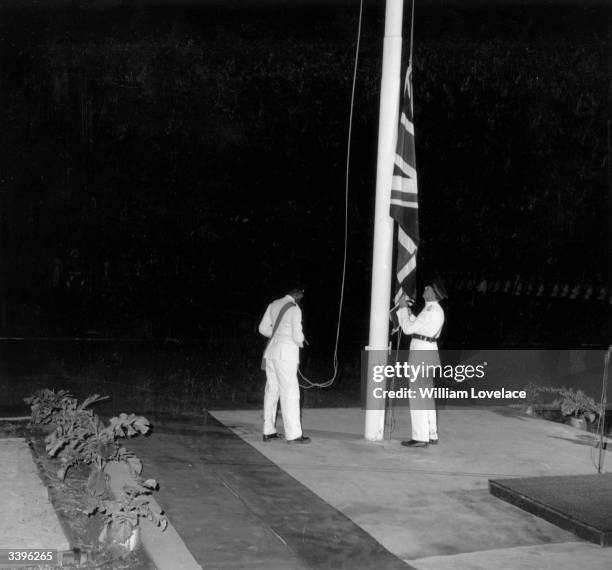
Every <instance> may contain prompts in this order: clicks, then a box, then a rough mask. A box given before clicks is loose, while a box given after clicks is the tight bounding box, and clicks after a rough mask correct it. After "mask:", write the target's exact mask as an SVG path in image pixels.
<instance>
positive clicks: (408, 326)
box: [397, 280, 447, 447]
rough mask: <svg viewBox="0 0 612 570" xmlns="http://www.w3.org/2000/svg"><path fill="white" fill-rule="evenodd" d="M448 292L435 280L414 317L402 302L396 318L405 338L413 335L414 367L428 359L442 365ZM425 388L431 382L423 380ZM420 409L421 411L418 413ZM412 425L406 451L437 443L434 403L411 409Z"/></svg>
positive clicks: (428, 379)
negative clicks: (440, 348) (443, 304)
mask: <svg viewBox="0 0 612 570" xmlns="http://www.w3.org/2000/svg"><path fill="white" fill-rule="evenodd" d="M446 297H447V295H446V291H445V289H444V286H443V285H442V283H441V282H440V281H437V280H434V281H433V282H432V284H431V285H427V287H425V290H424V291H423V299H424V300H425V307H424V308H423V310H422V311H421V312H420V313H419V314H418V316H416V317H415V316H414V315H413V314H412V311H411V310H410V309H409V308H408V304H407V299H406V298H405V297H404V298H403V299H401V300H400V302H399V305H400V308H399V310H398V312H397V318H398V321H399V324H400V326H401V327H402V331H403V332H404V334H407V335H411V336H412V340H411V341H410V357H409V361H412V359H413V358H414V359H415V361H414V362H410V363H411V364H415V365H417V364H420V363H421V361H422V360H424V359H426V360H427V364H434V365H435V364H440V357H439V355H438V343H437V339H438V337H439V336H440V333H441V332H442V326H443V325H444V311H443V309H442V307H441V306H440V303H439V301H441V300H442V299H446ZM421 351H435V354H433V353H431V354H426V353H425V354H424V353H423V352H421ZM421 380H422V381H423V382H424V383H422V384H421V386H422V387H427V386H433V380H432V379H431V378H425V379H421ZM419 408H420V409H419ZM410 423H411V424H412V439H410V440H409V441H402V445H403V446H405V447H427V446H428V445H429V444H430V443H431V444H437V443H438V426H437V421H436V405H435V401H434V400H433V398H432V399H431V400H425V399H420V400H419V402H418V403H415V405H411V406H410Z"/></svg>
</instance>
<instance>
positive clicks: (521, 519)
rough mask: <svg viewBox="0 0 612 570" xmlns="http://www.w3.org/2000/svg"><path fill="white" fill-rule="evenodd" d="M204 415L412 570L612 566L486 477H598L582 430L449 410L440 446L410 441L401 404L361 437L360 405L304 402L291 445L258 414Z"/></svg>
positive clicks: (501, 411)
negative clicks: (387, 432)
mask: <svg viewBox="0 0 612 570" xmlns="http://www.w3.org/2000/svg"><path fill="white" fill-rule="evenodd" d="M211 413H212V415H214V417H216V418H217V419H218V420H219V421H221V422H222V423H224V424H225V425H227V426H229V427H231V429H232V430H234V432H235V433H237V434H238V435H239V436H240V437H242V438H243V439H244V440H245V441H247V442H248V443H250V444H251V445H252V446H253V447H255V448H256V449H257V450H258V451H260V452H261V453H262V454H264V455H265V456H266V457H268V458H269V459H270V460H271V461H273V462H275V463H276V464H277V465H278V466H280V467H281V468H282V469H284V470H285V471H286V472H287V473H289V474H290V475H291V476H293V477H295V478H296V479H297V480H298V481H300V482H301V483H302V484H304V485H306V487H308V488H309V489H311V490H312V491H313V492H315V493H317V494H318V495H319V496H320V497H321V498H322V499H324V500H325V501H327V502H328V503H329V504H331V505H332V506H334V507H335V508H337V509H338V510H339V511H341V512H342V513H344V514H345V515H346V516H348V517H349V518H350V519H351V520H353V522H355V523H356V524H358V525H359V526H361V528H363V529H364V530H365V531H366V532H368V533H369V534H371V535H372V536H373V537H374V538H375V539H376V540H378V541H379V542H380V543H381V544H382V545H383V546H384V547H385V548H387V549H388V550H390V551H391V552H393V553H394V554H395V555H397V556H398V557H399V558H401V559H403V560H406V561H408V562H409V563H410V564H411V565H413V566H416V567H417V568H419V570H446V569H447V568H448V569H449V570H450V569H451V568H453V569H455V568H458V569H461V570H464V569H465V570H467V569H474V570H476V569H481V568H482V569H487V570H489V569H491V568H504V569H506V568H507V569H512V570H515V569H517V568H524V569H529V570H531V569H533V570H535V569H536V568H555V569H557V568H559V569H566V568H570V567H571V565H572V564H573V563H577V562H580V561H581V560H585V561H588V563H587V564H586V565H582V567H584V568H587V567H588V568H589V569H590V568H593V569H594V570H599V569H603V568H606V569H608V568H612V548H603V549H602V548H600V547H598V546H595V545H591V544H588V543H583V542H580V541H579V539H577V538H576V536H575V535H573V534H572V533H570V532H567V531H565V530H562V529H560V528H558V527H556V526H554V525H552V524H550V523H548V522H546V521H545V520H543V519H540V518H538V517H535V516H534V515H531V514H529V513H527V512H525V511H522V510H521V509H519V508H517V507H515V506H513V505H510V504H508V503H505V502H504V501H501V500H499V499H497V498H495V497H493V496H492V495H490V494H489V491H488V480H489V479H498V478H506V477H528V476H538V475H575V474H592V473H594V472H595V468H594V465H593V458H594V449H593V447H592V445H593V443H594V441H593V440H594V438H593V436H592V434H590V433H587V432H581V431H579V430H576V429H574V428H571V427H569V426H566V425H563V424H558V423H554V422H549V421H546V420H543V419H539V418H531V417H527V416H523V415H520V414H517V413H516V412H514V411H512V410H510V409H507V408H491V409H489V408H486V407H484V406H479V407H471V408H470V407H464V408H451V407H448V408H446V409H443V410H441V411H440V412H439V415H438V423H439V435H440V444H439V445H437V446H430V448H429V449H407V448H405V447H402V446H401V445H400V441H401V440H403V439H409V437H410V417H409V413H408V410H407V409H405V408H402V409H396V410H395V412H394V414H393V417H391V418H389V420H390V423H391V425H392V427H393V429H392V435H391V438H390V439H385V440H384V441H381V442H370V441H366V440H365V439H364V438H363V433H364V412H363V411H362V410H359V409H354V408H353V409H351V408H340V409H324V410H317V409H304V410H303V417H302V424H303V426H304V432H305V434H306V435H309V436H312V438H313V441H312V444H311V445H307V446H297V447H296V446H288V445H286V444H285V443H284V442H282V441H280V442H277V443H273V444H270V443H263V442H262V440H261V418H260V415H261V412H260V411H259V410H248V411H247V410H240V411H238V410H230V411H214V412H211ZM278 427H279V428H280V429H281V431H282V422H281V420H280V419H279V421H278ZM606 455H607V456H608V457H607V458H608V459H609V455H610V453H609V452H607V453H606ZM606 465H609V461H608V462H607V464H606ZM607 469H608V471H609V467H608V468H607ZM555 545H556V546H555ZM543 560H545V561H546V564H549V563H550V564H552V566H551V565H550V564H549V565H548V566H543V565H542V563H543ZM578 566H580V564H578Z"/></svg>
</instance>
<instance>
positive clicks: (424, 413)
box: [410, 409, 438, 441]
mask: <svg viewBox="0 0 612 570" xmlns="http://www.w3.org/2000/svg"><path fill="white" fill-rule="evenodd" d="M410 423H411V424H412V439H414V440H416V441H429V440H430V439H438V424H437V420H436V410H435V409H431V410H412V409H411V410H410Z"/></svg>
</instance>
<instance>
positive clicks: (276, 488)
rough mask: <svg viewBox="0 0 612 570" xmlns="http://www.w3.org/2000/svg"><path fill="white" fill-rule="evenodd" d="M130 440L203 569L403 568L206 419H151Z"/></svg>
mask: <svg viewBox="0 0 612 570" xmlns="http://www.w3.org/2000/svg"><path fill="white" fill-rule="evenodd" d="M283 443H284V442H283ZM130 448H131V449H133V450H134V451H135V452H136V453H137V454H138V455H139V456H140V457H141V458H142V459H143V462H144V465H145V471H144V472H143V475H145V476H147V477H148V476H150V477H155V478H156V479H157V480H158V481H159V482H160V486H161V490H160V492H159V496H158V501H159V503H160V504H161V506H162V507H164V508H165V510H166V511H167V513H168V516H169V518H170V520H171V521H172V524H173V525H174V527H175V528H176V530H177V531H178V533H179V534H180V535H181V538H182V539H183V541H184V542H185V544H186V545H187V547H188V548H189V550H190V551H191V552H192V554H193V555H194V557H195V559H196V560H197V561H198V562H199V563H200V564H201V565H202V566H204V567H205V568H207V569H216V568H228V569H232V570H239V569H255V568H262V569H266V570H268V569H272V570H294V569H295V570H303V569H307V568H338V569H342V568H345V569H347V570H349V569H350V570H359V569H363V570H370V569H372V568H383V569H389V570H393V569H398V570H399V569H405V568H407V566H406V565H405V563H403V562H402V561H401V560H400V559H398V558H397V557H395V556H394V555H393V554H391V553H390V552H388V551H387V550H386V549H385V548H383V547H382V546H381V545H380V544H379V543H378V542H377V541H376V540H374V539H373V538H372V537H371V536H370V535H369V534H367V533H366V532H365V531H363V530H362V529H361V528H360V527H359V526H358V525H356V524H355V523H353V522H352V521H351V520H350V519H349V518H348V517H347V516H345V515H343V514H342V513H340V512H339V511H338V510H337V509H335V508H333V507H332V506H330V505H329V504H328V503H327V502H326V501H324V500H322V499H321V498H320V497H318V496H317V495H316V494H315V493H313V492H312V491H311V490H309V489H308V488H307V487H305V486H304V485H302V484H301V483H299V482H298V481H297V480H296V479H294V478H293V477H291V476H290V475H288V474H287V473H286V472H285V471H284V470H283V469H281V468H280V467H278V466H277V465H275V464H274V463H273V462H271V461H270V460H268V459H266V458H265V457H264V456H263V455H262V454H260V453H259V452H258V451H257V450H255V449H254V448H253V447H252V446H250V445H249V444H248V443H245V442H244V441H243V440H242V439H241V438H239V437H238V436H236V435H235V434H233V433H232V432H231V431H230V430H229V429H228V428H226V427H224V426H222V425H221V424H219V423H218V422H217V421H216V420H214V419H213V418H210V417H209V418H208V419H207V418H202V420H199V421H195V422H190V423H183V424H180V423H177V422H170V423H164V422H160V421H157V422H155V433H154V434H153V435H152V437H150V438H143V439H139V440H132V441H131V442H130ZM293 453H294V454H295V457H296V458H299V456H300V451H299V450H297V449H296V450H294V451H293Z"/></svg>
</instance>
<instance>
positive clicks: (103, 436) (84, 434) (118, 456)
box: [47, 397, 150, 494]
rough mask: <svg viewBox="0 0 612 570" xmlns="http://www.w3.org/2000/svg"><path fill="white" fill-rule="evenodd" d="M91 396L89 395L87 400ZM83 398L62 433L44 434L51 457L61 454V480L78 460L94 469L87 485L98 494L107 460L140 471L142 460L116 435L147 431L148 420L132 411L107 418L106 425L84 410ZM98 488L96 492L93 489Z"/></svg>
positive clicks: (127, 436)
mask: <svg viewBox="0 0 612 570" xmlns="http://www.w3.org/2000/svg"><path fill="white" fill-rule="evenodd" d="M92 399H93V397H91V398H88V400H89V401H93V400H92ZM88 400H86V401H85V402H83V405H81V406H78V407H77V408H76V409H75V410H74V416H73V418H72V420H73V421H72V423H70V424H69V425H68V429H67V430H66V431H64V433H59V432H58V431H56V432H55V433H53V434H50V435H49V436H47V452H48V453H49V455H50V456H51V457H53V456H55V455H57V454H58V453H61V454H60V460H61V461H62V467H61V469H60V470H59V472H58V477H59V478H60V479H62V480H63V479H64V478H65V476H66V472H67V471H68V469H69V468H70V467H71V466H73V465H76V464H77V463H86V464H88V465H91V466H92V468H93V471H92V474H91V475H90V480H89V481H88V488H90V490H91V491H92V493H93V494H97V492H98V491H99V490H100V486H101V476H100V475H99V474H98V473H96V470H97V471H102V470H103V469H104V466H105V465H106V463H107V462H108V461H114V460H116V461H124V462H126V463H127V464H128V466H129V468H130V472H131V473H132V474H133V475H139V474H140V472H141V471H142V462H141V461H140V459H139V458H138V457H137V456H136V455H135V454H134V453H133V452H131V451H129V450H127V449H126V448H125V447H123V446H121V445H119V444H118V443H117V442H116V440H117V439H118V438H125V439H127V438H129V437H133V436H135V435H138V434H143V435H144V434H146V433H148V432H149V430H150V424H149V420H147V419H146V418H145V417H143V416H137V415H135V414H129V415H128V414H123V413H122V414H120V415H119V416H117V417H113V418H111V419H110V421H109V424H108V425H107V426H105V425H104V423H103V422H102V421H101V420H100V419H99V418H98V416H96V415H95V414H94V413H93V412H91V410H86V409H85V407H86V404H87V402H88ZM96 490H97V491H96Z"/></svg>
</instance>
